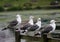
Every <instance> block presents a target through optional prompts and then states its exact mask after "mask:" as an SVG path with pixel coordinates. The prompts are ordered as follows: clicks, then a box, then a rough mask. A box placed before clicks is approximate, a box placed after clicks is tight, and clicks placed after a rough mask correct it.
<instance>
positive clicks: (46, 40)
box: [42, 34, 50, 42]
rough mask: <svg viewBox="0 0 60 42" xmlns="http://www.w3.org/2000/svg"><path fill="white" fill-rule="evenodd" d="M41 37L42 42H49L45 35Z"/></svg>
mask: <svg viewBox="0 0 60 42" xmlns="http://www.w3.org/2000/svg"><path fill="white" fill-rule="evenodd" d="M42 37H43V42H49V39H50V38H47V34H43V35H42Z"/></svg>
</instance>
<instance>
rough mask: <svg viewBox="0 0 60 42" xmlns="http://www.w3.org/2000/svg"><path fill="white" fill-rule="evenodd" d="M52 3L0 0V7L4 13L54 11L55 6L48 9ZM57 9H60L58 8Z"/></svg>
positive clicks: (37, 0)
mask: <svg viewBox="0 0 60 42" xmlns="http://www.w3.org/2000/svg"><path fill="white" fill-rule="evenodd" d="M53 1H54V0H0V6H1V7H3V9H2V11H4V9H5V11H18V10H31V9H42V8H43V9H44V8H45V7H46V8H47V9H53V8H54V9H55V8H56V7H55V6H52V7H50V6H51V5H50V3H51V2H53ZM58 1H59V0H58ZM59 2H60V1H59ZM57 8H60V6H58V7H57ZM57 8H56V9H57Z"/></svg>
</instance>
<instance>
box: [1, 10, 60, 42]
mask: <svg viewBox="0 0 60 42" xmlns="http://www.w3.org/2000/svg"><path fill="white" fill-rule="evenodd" d="M54 12H59V11H56V10H53V11H51V10H49V11H48V12H47V11H41V10H39V11H33V12H32V11H22V12H20V11H19V12H1V13H0V30H1V29H2V28H4V27H6V26H7V25H8V24H9V22H10V21H12V20H14V19H15V18H16V17H15V16H16V14H17V13H19V14H21V15H22V20H23V21H25V20H28V17H29V16H30V15H33V16H35V18H36V19H37V18H38V17H41V18H43V20H44V19H47V20H51V19H55V20H57V21H60V14H52V13H54ZM47 22H49V21H47ZM44 23H45V22H44ZM45 24H46V23H45ZM4 33H5V34H6V38H5V41H6V42H15V39H14V34H13V32H12V31H10V30H9V29H7V30H5V31H4ZM40 41H41V42H43V41H42V40H41V39H40V40H38V38H37V39H34V38H29V37H25V39H21V42H40Z"/></svg>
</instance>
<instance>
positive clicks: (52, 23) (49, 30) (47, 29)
mask: <svg viewBox="0 0 60 42" xmlns="http://www.w3.org/2000/svg"><path fill="white" fill-rule="evenodd" d="M55 22H56V21H55V20H51V21H50V24H49V25H48V26H45V27H44V28H43V29H42V30H41V31H40V32H39V33H41V35H43V34H44V33H46V34H50V33H52V32H54V31H55V29H56V23H55Z"/></svg>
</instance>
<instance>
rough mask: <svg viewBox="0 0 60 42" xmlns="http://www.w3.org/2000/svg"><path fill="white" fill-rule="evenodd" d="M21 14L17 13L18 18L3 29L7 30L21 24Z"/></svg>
mask: <svg viewBox="0 0 60 42" xmlns="http://www.w3.org/2000/svg"><path fill="white" fill-rule="evenodd" d="M21 21H22V20H21V15H19V14H17V15H16V20H13V21H11V22H10V23H9V25H8V26H7V27H6V28H3V29H2V30H6V29H8V28H12V27H15V26H16V25H19V24H21Z"/></svg>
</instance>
